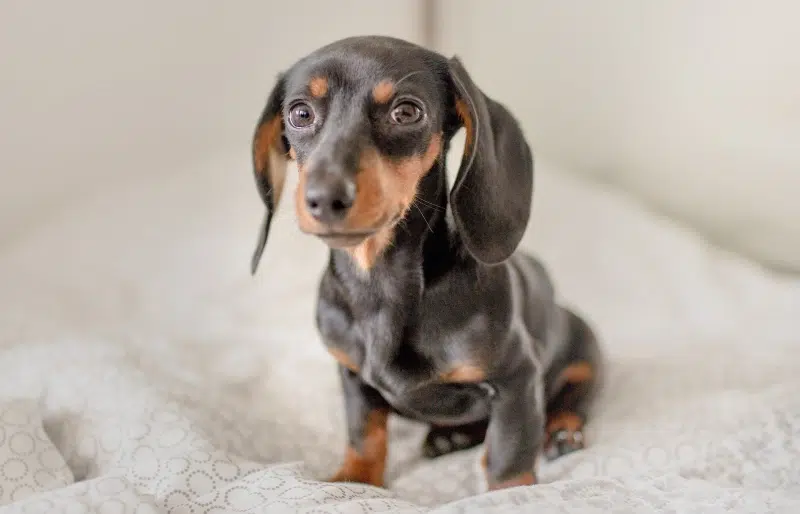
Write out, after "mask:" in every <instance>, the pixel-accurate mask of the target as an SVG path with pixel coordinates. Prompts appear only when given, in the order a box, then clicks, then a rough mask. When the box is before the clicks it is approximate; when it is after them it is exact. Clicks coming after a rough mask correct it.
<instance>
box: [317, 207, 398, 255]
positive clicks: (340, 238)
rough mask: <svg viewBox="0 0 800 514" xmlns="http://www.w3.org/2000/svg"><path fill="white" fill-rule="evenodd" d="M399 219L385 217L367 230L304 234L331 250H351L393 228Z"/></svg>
mask: <svg viewBox="0 0 800 514" xmlns="http://www.w3.org/2000/svg"><path fill="white" fill-rule="evenodd" d="M400 217H401V216H400V215H399V214H397V215H394V216H387V217H386V218H384V219H383V220H381V221H380V222H378V223H376V224H374V225H373V227H372V228H368V229H361V230H324V231H306V233H307V234H309V235H312V236H316V237H318V238H320V239H321V240H322V241H323V242H324V243H325V244H326V245H328V246H329V247H331V248H337V249H341V248H352V247H355V246H358V245H360V244H361V243H363V242H364V241H365V240H367V239H369V238H370V237H372V236H374V235H375V234H376V233H378V232H380V231H381V230H384V229H387V228H391V227H393V226H394V225H395V224H396V223H397V222H398V221H400Z"/></svg>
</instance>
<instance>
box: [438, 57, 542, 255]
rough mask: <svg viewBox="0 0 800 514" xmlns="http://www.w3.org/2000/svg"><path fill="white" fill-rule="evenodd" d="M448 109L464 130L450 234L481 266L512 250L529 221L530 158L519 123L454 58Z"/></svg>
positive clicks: (530, 192) (531, 163) (531, 159)
mask: <svg viewBox="0 0 800 514" xmlns="http://www.w3.org/2000/svg"><path fill="white" fill-rule="evenodd" d="M449 73H450V80H451V82H452V88H453V97H454V98H453V101H454V105H453V108H454V109H455V113H456V115H457V116H458V118H459V122H460V124H461V125H462V126H463V127H464V129H465V130H466V143H465V146H464V155H463V157H462V159H461V165H460V167H459V170H458V174H457V175H456V179H455V181H454V182H453V188H452V190H451V191H450V205H451V208H452V212H453V218H454V221H455V224H456V229H457V230H458V232H459V234H460V235H461V238H462V240H463V241H464V244H465V246H466V248H467V250H468V251H469V252H470V254H472V256H473V257H474V258H475V259H477V260H478V261H480V262H482V263H484V264H489V265H491V264H499V263H501V262H503V261H504V260H506V259H507V258H508V257H510V256H511V254H512V253H513V252H514V251H515V250H516V248H517V246H518V245H519V243H520V241H521V240H522V236H523V234H524V232H525V229H526V227H527V225H528V220H529V218H530V210H531V202H532V197H533V155H532V153H531V149H530V147H529V146H528V143H527V141H526V140H525V136H524V135H523V133H522V129H521V127H520V126H519V123H518V122H517V121H516V119H514V117H513V116H512V115H511V113H510V112H509V111H508V110H507V109H506V108H505V107H504V106H503V105H501V104H499V103H497V102H495V101H494V100H492V99H491V98H489V97H488V96H486V95H485V94H483V92H482V91H481V90H480V89H479V88H478V87H477V86H476V85H475V84H474V83H473V82H472V79H471V78H470V76H469V74H468V73H467V71H466V70H465V69H464V66H463V65H462V63H461V60H460V59H459V58H458V57H453V58H452V59H450V61H449Z"/></svg>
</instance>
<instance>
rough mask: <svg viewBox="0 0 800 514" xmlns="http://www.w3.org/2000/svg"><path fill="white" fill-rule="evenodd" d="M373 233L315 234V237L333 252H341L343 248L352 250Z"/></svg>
mask: <svg viewBox="0 0 800 514" xmlns="http://www.w3.org/2000/svg"><path fill="white" fill-rule="evenodd" d="M373 234H374V232H358V233H353V234H350V233H346V232H345V233H331V234H316V236H317V237H318V238H319V239H320V240H321V241H322V242H323V243H325V244H326V245H328V246H329V247H330V248H333V249H335V250H343V249H345V248H354V247H356V246H358V245H360V244H361V243H363V242H364V241H366V240H367V239H368V238H369V237H370V236H371V235H373Z"/></svg>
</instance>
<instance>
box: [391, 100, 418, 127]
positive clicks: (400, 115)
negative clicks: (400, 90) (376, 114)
mask: <svg viewBox="0 0 800 514" xmlns="http://www.w3.org/2000/svg"><path fill="white" fill-rule="evenodd" d="M421 118H422V109H420V108H419V107H418V106H417V105H416V104H414V103H411V102H403V103H400V104H397V105H396V106H395V108H394V109H392V113H391V119H392V121H393V122H394V123H397V124H398V125H408V124H409V123H416V122H418V121H419V120H420V119H421Z"/></svg>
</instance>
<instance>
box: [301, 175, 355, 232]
mask: <svg viewBox="0 0 800 514" xmlns="http://www.w3.org/2000/svg"><path fill="white" fill-rule="evenodd" d="M355 196H356V192H355V184H353V182H352V181H350V180H347V179H344V178H342V177H337V176H336V175H334V174H326V175H322V176H320V177H316V178H314V179H310V180H309V182H308V183H307V184H306V207H308V212H309V213H311V215H312V216H313V217H314V219H316V220H317V221H319V222H320V223H333V222H336V221H341V220H342V219H344V217H345V216H347V211H349V210H350V207H352V206H353V201H355Z"/></svg>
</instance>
